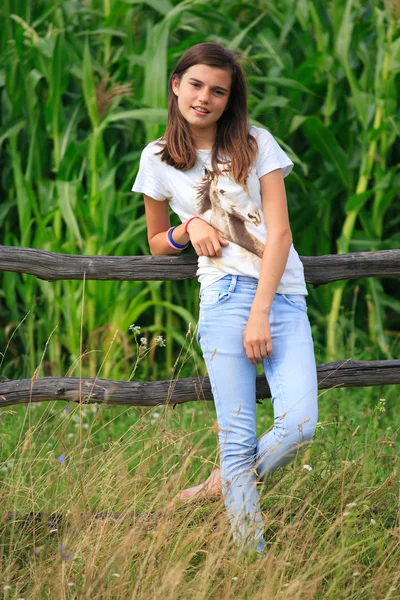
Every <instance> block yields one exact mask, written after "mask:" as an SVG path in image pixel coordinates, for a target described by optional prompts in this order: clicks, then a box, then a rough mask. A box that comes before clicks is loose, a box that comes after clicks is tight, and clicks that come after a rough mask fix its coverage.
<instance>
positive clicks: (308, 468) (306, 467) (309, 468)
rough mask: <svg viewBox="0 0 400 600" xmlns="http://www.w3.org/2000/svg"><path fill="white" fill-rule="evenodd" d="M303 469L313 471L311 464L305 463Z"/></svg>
mask: <svg viewBox="0 0 400 600" xmlns="http://www.w3.org/2000/svg"><path fill="white" fill-rule="evenodd" d="M303 469H307V471H312V467H310V465H303Z"/></svg>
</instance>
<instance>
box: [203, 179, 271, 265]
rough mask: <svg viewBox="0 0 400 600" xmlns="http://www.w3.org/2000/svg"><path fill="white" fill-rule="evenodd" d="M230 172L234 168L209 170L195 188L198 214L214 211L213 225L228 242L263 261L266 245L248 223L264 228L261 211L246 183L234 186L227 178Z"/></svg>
mask: <svg viewBox="0 0 400 600" xmlns="http://www.w3.org/2000/svg"><path fill="white" fill-rule="evenodd" d="M228 172H230V169H224V170H222V171H218V172H214V171H209V170H208V169H207V168H206V169H205V175H204V176H203V177H202V179H201V181H200V183H198V184H197V185H196V186H195V189H196V190H197V211H198V212H197V214H199V215H203V214H204V213H206V212H207V211H208V210H211V217H210V225H212V226H213V227H215V229H217V230H218V231H219V232H220V234H221V235H222V236H223V237H224V238H225V239H226V240H228V241H231V242H234V243H235V244H238V246H241V247H242V248H245V249H246V250H248V251H249V252H251V253H252V254H255V255H256V256H258V257H259V258H262V255H263V251H264V245H263V244H262V243H261V242H260V240H258V239H257V238H256V237H255V236H254V235H252V234H251V233H250V231H249V230H248V229H247V227H246V223H252V224H253V225H255V226H256V227H258V226H259V225H261V222H262V221H261V216H260V211H259V210H258V207H257V206H256V205H255V204H254V202H253V201H252V200H251V198H250V195H249V191H248V188H247V184H246V182H245V183H244V185H239V184H236V183H234V181H233V179H230V178H228V177H226V176H225V175H224V173H228Z"/></svg>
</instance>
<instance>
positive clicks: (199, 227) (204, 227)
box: [187, 218, 229, 256]
mask: <svg viewBox="0 0 400 600" xmlns="http://www.w3.org/2000/svg"><path fill="white" fill-rule="evenodd" d="M187 232H188V234H189V237H190V241H191V242H192V246H193V248H194V249H195V250H196V254H197V256H222V249H221V246H228V245H229V242H227V241H226V240H224V238H223V237H222V236H221V235H220V234H219V233H218V231H217V230H216V229H215V228H214V227H213V226H212V225H209V224H208V223H206V222H205V221H203V219H200V218H197V219H193V221H190V223H189V225H188V227H187Z"/></svg>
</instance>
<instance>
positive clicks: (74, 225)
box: [56, 181, 83, 245]
mask: <svg viewBox="0 0 400 600" xmlns="http://www.w3.org/2000/svg"><path fill="white" fill-rule="evenodd" d="M56 186H57V193H58V204H59V207H60V211H61V216H62V218H63V219H64V221H65V223H66V225H67V227H68V228H69V229H70V231H71V232H72V233H73V235H74V237H75V239H76V240H77V242H78V243H79V244H80V245H83V240H82V236H81V232H80V230H79V225H78V222H77V220H76V218H75V214H74V208H75V205H76V183H75V182H74V181H57V183H56Z"/></svg>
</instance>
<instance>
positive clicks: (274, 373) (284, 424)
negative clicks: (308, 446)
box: [267, 355, 287, 441]
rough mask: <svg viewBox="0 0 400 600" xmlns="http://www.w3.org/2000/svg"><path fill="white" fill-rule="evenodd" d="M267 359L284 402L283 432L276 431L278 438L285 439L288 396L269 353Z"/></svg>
mask: <svg viewBox="0 0 400 600" xmlns="http://www.w3.org/2000/svg"><path fill="white" fill-rule="evenodd" d="M267 361H268V364H269V366H270V367H271V371H272V372H273V375H274V378H275V381H276V386H277V388H278V390H277V391H278V392H279V393H280V394H281V397H282V404H283V406H284V410H283V414H284V415H285V416H284V419H283V433H281V432H280V431H277V432H276V433H277V435H278V440H279V441H281V440H282V439H283V437H284V432H285V431H286V421H287V418H286V413H287V410H286V398H285V394H284V393H283V388H282V384H281V379H280V377H279V372H278V371H277V370H276V369H275V367H274V364H273V361H272V360H271V359H270V357H269V355H268V356H267ZM267 381H268V379H267ZM271 400H272V392H271ZM274 421H275V419H274ZM274 427H275V422H274Z"/></svg>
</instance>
